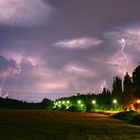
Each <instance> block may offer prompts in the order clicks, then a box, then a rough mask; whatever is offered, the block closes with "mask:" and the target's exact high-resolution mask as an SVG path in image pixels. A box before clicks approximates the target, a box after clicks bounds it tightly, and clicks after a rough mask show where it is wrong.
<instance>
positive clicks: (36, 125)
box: [0, 110, 140, 140]
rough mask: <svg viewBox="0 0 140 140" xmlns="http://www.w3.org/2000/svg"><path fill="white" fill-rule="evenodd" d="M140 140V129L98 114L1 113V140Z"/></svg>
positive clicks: (19, 111)
mask: <svg viewBox="0 0 140 140" xmlns="http://www.w3.org/2000/svg"><path fill="white" fill-rule="evenodd" d="M132 139H133V140H140V127H139V126H134V125H129V124H127V123H123V122H122V121H119V120H115V119H111V118H109V117H107V116H105V115H97V114H94V113H68V112H46V111H33V110H27V111H26V110H0V140H132Z"/></svg>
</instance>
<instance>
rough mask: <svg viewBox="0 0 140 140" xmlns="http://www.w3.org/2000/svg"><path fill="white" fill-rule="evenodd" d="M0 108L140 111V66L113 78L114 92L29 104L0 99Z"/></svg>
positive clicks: (104, 89) (106, 91)
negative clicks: (131, 71) (130, 73)
mask: <svg viewBox="0 0 140 140" xmlns="http://www.w3.org/2000/svg"><path fill="white" fill-rule="evenodd" d="M0 108H15V109H47V110H60V111H61V110H65V111H83V112H84V111H87V112H91V111H98V110H121V111H122V110H140V65H138V66H137V67H136V68H135V70H134V71H133V73H132V76H130V75H129V74H128V72H127V73H126V75H125V76H124V77H123V78H121V77H119V76H116V77H114V78H113V83H112V90H109V89H107V88H106V87H104V88H103V91H102V92H101V93H99V94H95V93H88V94H80V93H77V95H76V96H70V97H63V98H59V99H56V100H55V101H52V100H50V99H47V98H44V99H43V100H42V102H40V103H27V102H23V101H19V100H14V99H8V98H7V99H3V98H0Z"/></svg>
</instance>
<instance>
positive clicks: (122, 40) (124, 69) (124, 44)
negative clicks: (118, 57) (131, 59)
mask: <svg viewBox="0 0 140 140" xmlns="http://www.w3.org/2000/svg"><path fill="white" fill-rule="evenodd" d="M120 42H121V44H122V48H121V53H122V56H123V60H124V61H125V65H124V68H123V72H124V75H125V74H126V68H125V67H126V65H127V64H128V58H127V55H126V53H125V52H124V49H125V47H126V40H125V39H124V38H122V39H121V41H120Z"/></svg>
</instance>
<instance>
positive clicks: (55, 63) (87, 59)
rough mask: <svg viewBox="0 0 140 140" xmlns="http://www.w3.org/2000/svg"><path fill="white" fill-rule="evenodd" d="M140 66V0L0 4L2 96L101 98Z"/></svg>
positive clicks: (35, 0) (27, 0)
mask: <svg viewBox="0 0 140 140" xmlns="http://www.w3.org/2000/svg"><path fill="white" fill-rule="evenodd" d="M139 62H140V0H0V95H1V96H2V97H6V96H8V97H9V98H15V99H20V100H25V101H30V102H31V101H34V102H37V101H41V100H42V99H43V98H44V97H46V98H50V99H56V98H59V97H64V96H71V95H76V93H77V92H80V93H85V94H86V93H88V92H90V93H92V92H95V93H96V94H97V93H99V92H101V90H102V88H103V87H107V88H109V89H111V86H112V80H113V76H116V75H118V76H120V77H123V76H124V72H125V71H128V72H129V73H130V75H131V73H132V71H133V70H134V69H135V67H136V66H137V65H138V63H139ZM7 92H8V95H7Z"/></svg>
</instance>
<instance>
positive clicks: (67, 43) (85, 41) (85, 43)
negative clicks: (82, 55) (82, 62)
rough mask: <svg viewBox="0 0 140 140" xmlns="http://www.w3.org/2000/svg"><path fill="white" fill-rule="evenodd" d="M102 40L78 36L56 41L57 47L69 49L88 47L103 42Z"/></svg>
mask: <svg viewBox="0 0 140 140" xmlns="http://www.w3.org/2000/svg"><path fill="white" fill-rule="evenodd" d="M101 43H102V41H101V40H98V39H95V38H76V39H69V40H64V41H60V42H57V43H55V44H54V45H55V46H57V47H62V48H67V49H77V48H80V49H87V48H90V47H93V46H97V45H99V44H101Z"/></svg>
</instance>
